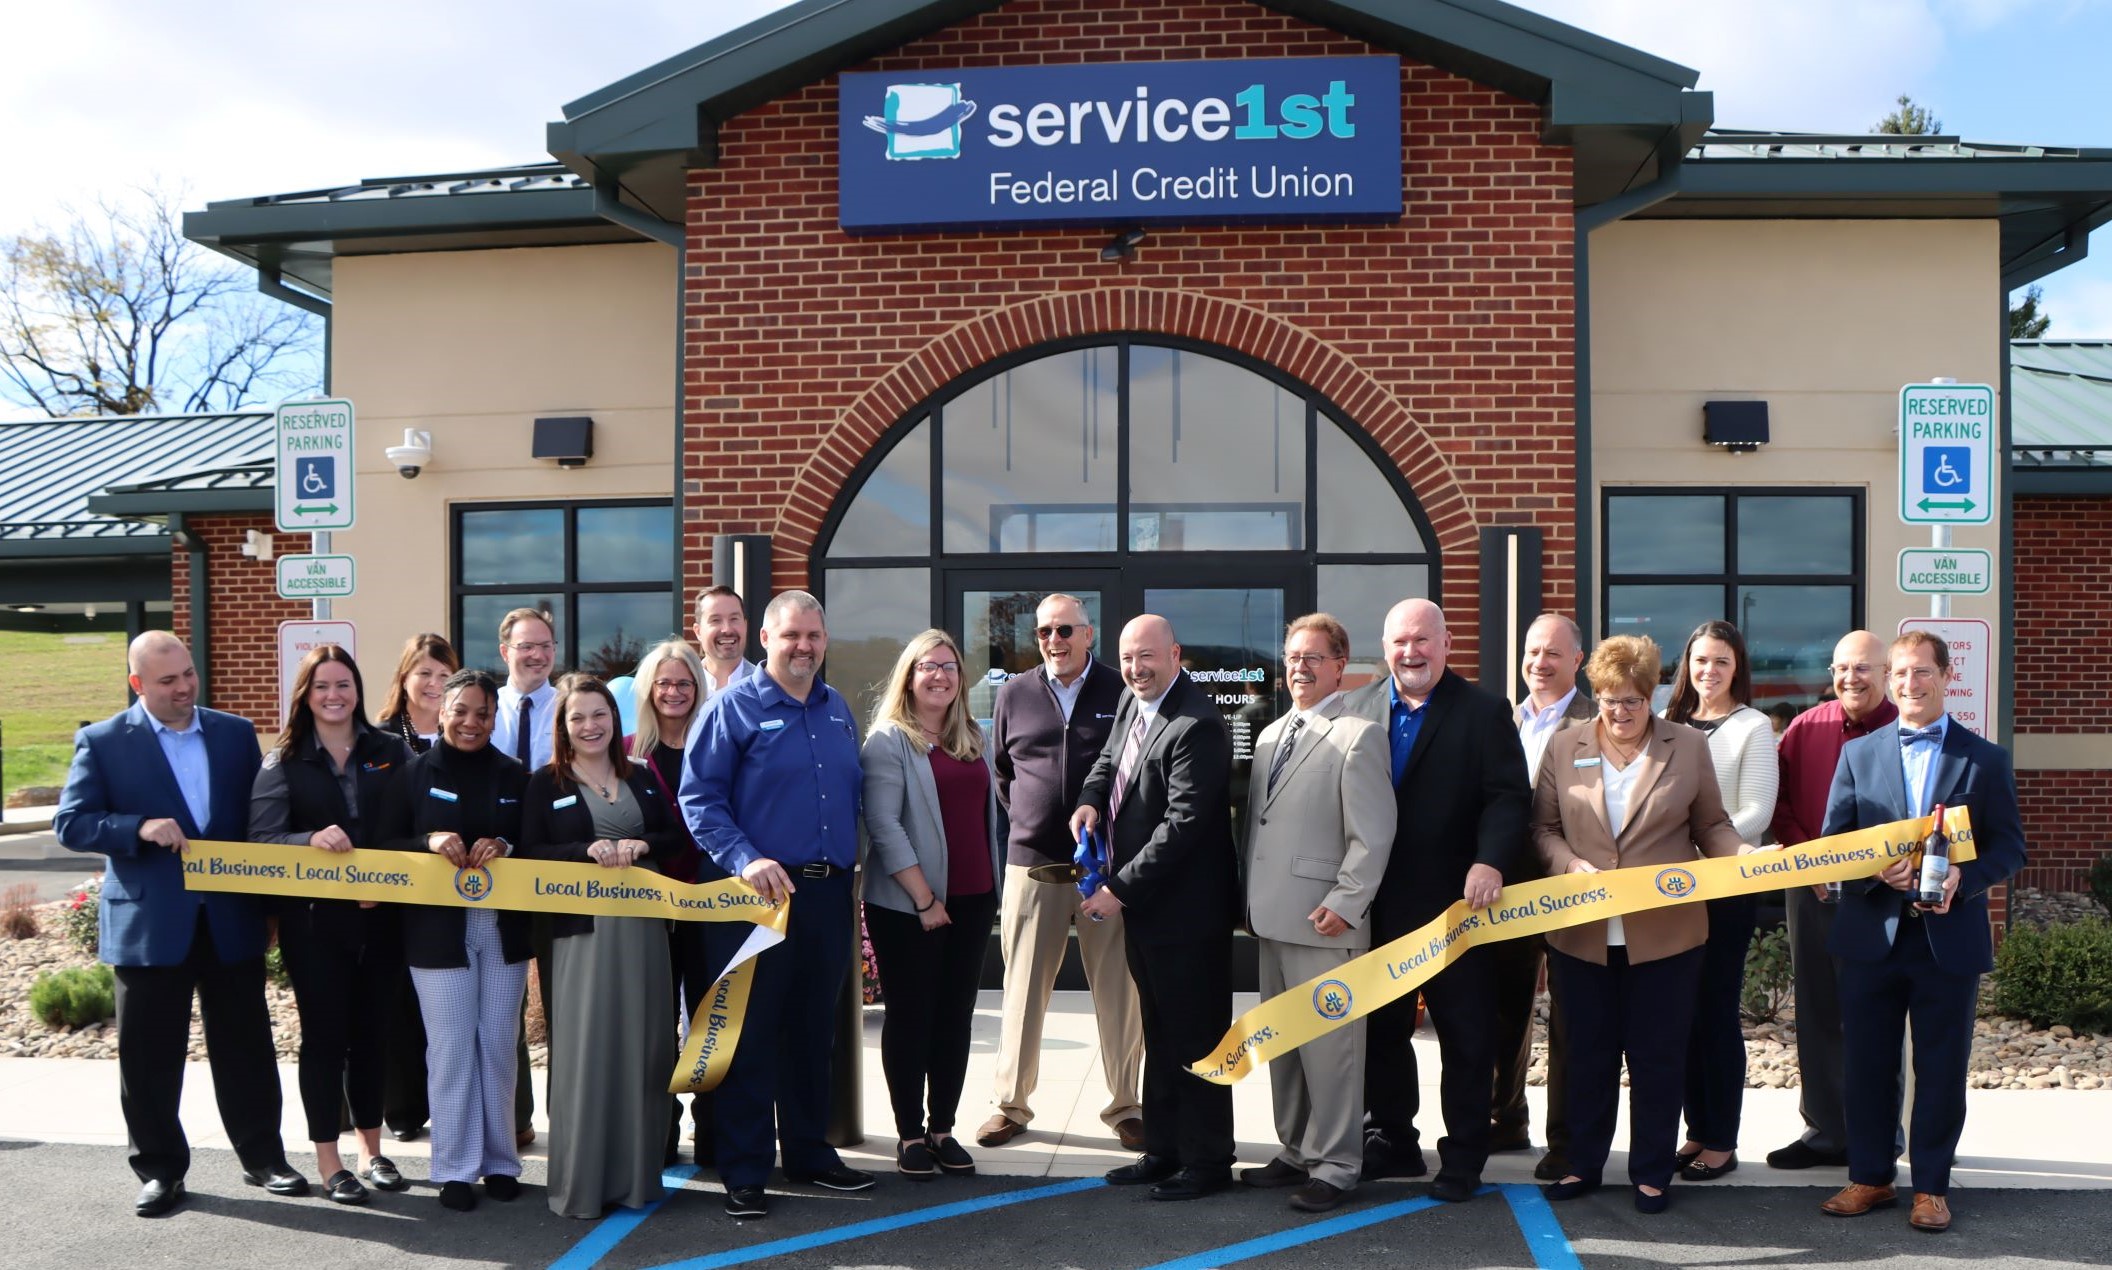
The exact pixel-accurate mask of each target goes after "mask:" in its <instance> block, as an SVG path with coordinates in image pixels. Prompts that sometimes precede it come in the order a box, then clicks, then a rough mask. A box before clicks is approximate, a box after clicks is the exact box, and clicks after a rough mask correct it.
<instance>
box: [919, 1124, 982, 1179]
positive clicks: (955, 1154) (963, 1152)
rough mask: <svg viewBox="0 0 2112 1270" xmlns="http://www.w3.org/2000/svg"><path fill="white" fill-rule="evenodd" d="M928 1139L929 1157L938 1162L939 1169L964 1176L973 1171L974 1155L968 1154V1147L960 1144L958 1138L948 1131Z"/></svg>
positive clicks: (957, 1175)
mask: <svg viewBox="0 0 2112 1270" xmlns="http://www.w3.org/2000/svg"><path fill="white" fill-rule="evenodd" d="M929 1141H930V1147H931V1158H932V1159H933V1160H936V1161H937V1162H938V1165H939V1169H940V1171H942V1172H946V1173H951V1174H953V1175H954V1176H956V1177H966V1176H968V1175H969V1174H971V1173H973V1172H975V1157H974V1156H972V1155H970V1154H968V1148H966V1147H964V1146H962V1145H961V1140H960V1139H959V1138H956V1137H954V1136H953V1135H952V1134H950V1133H949V1134H947V1135H946V1136H945V1137H943V1138H932V1139H930V1140H929Z"/></svg>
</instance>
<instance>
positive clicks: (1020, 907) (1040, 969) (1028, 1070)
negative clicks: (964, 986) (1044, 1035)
mask: <svg viewBox="0 0 2112 1270" xmlns="http://www.w3.org/2000/svg"><path fill="white" fill-rule="evenodd" d="M1079 903H1080V897H1079V895H1078V889H1077V888H1076V887H1073V886H1055V885H1052V884H1050V883H1047V882H1036V881H1035V880H1034V879H1032V878H1030V877H1028V876H1027V870H1026V867H1025V866H1023V865H1017V864H1008V865H1006V866H1005V902H1004V911H1003V914H1002V917H1001V920H1000V921H999V924H998V926H999V932H1000V940H1001V944H1002V947H1003V949H1004V954H1005V1003H1004V1011H1003V1016H1002V1019H1001V1021H1000V1023H999V1027H998V1034H997V1109H998V1110H999V1111H1001V1112H1003V1113H1004V1114H1005V1115H1006V1116H1009V1117H1010V1118H1011V1119H1013V1120H1016V1121H1018V1122H1019V1123H1021V1124H1031V1123H1032V1122H1033V1120H1034V1112H1033V1109H1032V1108H1030V1107H1028V1106H1027V1100H1028V1099H1029V1098H1031V1097H1033V1095H1034V1086H1035V1085H1036V1084H1037V1083H1038V1082H1039V1080H1040V1078H1041V1029H1042V1022H1043V1018H1044V1016H1046V1015H1047V1014H1048V1011H1049V993H1050V992H1051V991H1053V990H1054V989H1055V986H1056V971H1057V969H1058V968H1059V967H1061V966H1062V965H1063V953H1064V949H1065V947H1066V946H1067V945H1068V944H1069V942H1070V930H1071V925H1072V923H1073V922H1074V921H1075V922H1076V924H1077V926H1078V954H1079V956H1080V957H1081V958H1083V959H1084V962H1085V980H1086V983H1087V984H1088V985H1089V986H1090V987H1091V988H1092V990H1093V1015H1094V1017H1095V1019H1096V1020H1097V1021H1098V1023H1099V1027H1100V1071H1101V1075H1102V1076H1104V1077H1105V1078H1106V1080H1107V1092H1108V1100H1107V1106H1105V1107H1104V1108H1102V1109H1101V1111H1100V1119H1101V1121H1102V1122H1103V1123H1105V1124H1107V1125H1108V1126H1109V1127H1113V1126H1114V1125H1116V1124H1118V1123H1120V1122H1121V1121H1123V1120H1127V1119H1129V1118H1130V1117H1132V1116H1140V1115H1141V1114H1142V1113H1143V1104H1142V1103H1140V1102H1139V1101H1138V1098H1137V1085H1138V1078H1139V1073H1140V1072H1141V1070H1142V1068H1143V1063H1144V1024H1143V1021H1142V1019H1141V1018H1140V1017H1139V1015H1138V1013H1137V988H1136V984H1135V983H1134V982H1132V981H1131V979H1130V977H1129V965H1128V962H1127V960H1126V954H1125V952H1124V950H1123V944H1122V919H1121V917H1120V916H1119V915H1118V916H1115V917H1110V918H1108V919H1107V920H1106V921H1104V922H1096V921H1093V920H1092V919H1091V918H1088V917H1086V916H1084V915H1083V914H1081V913H1080V912H1079V911H1078V905H1079Z"/></svg>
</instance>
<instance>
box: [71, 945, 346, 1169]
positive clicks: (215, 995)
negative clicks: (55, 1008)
mask: <svg viewBox="0 0 2112 1270" xmlns="http://www.w3.org/2000/svg"><path fill="white" fill-rule="evenodd" d="M112 969H113V970H114V971H115V972H116V977H117V1038H118V1053H117V1078H118V1098H119V1101H120V1103H121V1105H122V1106H123V1108H124V1114H125V1136H126V1137H127V1138H128V1139H129V1140H130V1142H131V1146H132V1171H133V1173H135V1174H137V1175H138V1176H139V1180H140V1181H142V1182H149V1181H157V1180H158V1181H163V1182H174V1181H178V1180H181V1179H182V1177H183V1175H184V1173H185V1172H186V1171H188V1170H189V1169H190V1167H191V1145H190V1140H189V1139H188V1138H186V1137H185V1136H184V1133H183V1121H182V1119H181V1118H180V1116H179V1114H178V1113H179V1111H180V1109H181V1107H182V1103H183V1072H184V1057H185V1054H186V1052H187V1051H188V1049H189V1048H190V1040H191V994H192V993H193V992H196V993H197V996H198V1009H199V1013H200V1015H201V1016H203V1018H204V1020H205V1050H206V1057H207V1059H208V1061H209V1062H210V1063H211V1064H212V1070H213V1097H214V1100H215V1101H216V1102H218V1103H219V1104H220V1123H221V1125H222V1126H224V1127H225V1128H226V1130H227V1137H228V1141H229V1142H231V1143H233V1144H234V1148H235V1154H236V1156H237V1157H239V1158H240V1159H241V1161H242V1166H243V1167H244V1168H246V1169H251V1170H261V1169H268V1168H271V1167H273V1166H275V1165H277V1164H279V1163H281V1162H283V1161H284V1160H285V1158H286V1147H285V1144H284V1143H283V1142H281V1141H280V1139H279V1112H280V1106H281V1103H280V1096H279V1070H278V1058H277V1054H276V1052H275V1051H274V1049H273V1048H272V1040H271V1012H270V1010H269V1009H268V1008H267V1007H266V1006H265V1004H264V959H263V958H262V957H251V958H248V959H246V960H243V961H236V962H223V961H221V960H220V958H219V956H218V954H217V953H215V951H214V949H213V935H212V930H211V928H210V927H209V926H208V925H207V923H206V917H205V910H203V909H200V910H199V911H198V925H197V928H196V930H195V932H194V933H193V934H192V936H191V949H190V953H189V955H188V956H186V957H185V958H184V959H183V961H182V962H181V963H179V964H177V965H173V966H115V967H112ZM331 1115H332V1120H333V1124H334V1123H335V1116H336V1110H335V1108H334V1107H333V1108H332V1112H331Z"/></svg>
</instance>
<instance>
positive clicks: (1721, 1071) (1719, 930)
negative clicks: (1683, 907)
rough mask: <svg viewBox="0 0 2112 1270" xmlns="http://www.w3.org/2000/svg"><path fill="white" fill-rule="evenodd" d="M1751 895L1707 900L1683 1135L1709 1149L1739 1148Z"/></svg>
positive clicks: (1753, 904)
mask: <svg viewBox="0 0 2112 1270" xmlns="http://www.w3.org/2000/svg"><path fill="white" fill-rule="evenodd" d="M1757 904H1758V901H1757V900H1756V899H1755V898H1754V897H1753V896H1750V895H1727V896H1725V897H1724V898H1722V899H1720V900H1709V901H1708V908H1709V942H1708V943H1706V944H1704V945H1703V946H1702V953H1701V987H1700V988H1699V989H1698V990H1696V992H1695V994H1694V1030H1693V1032H1692V1033H1691V1034H1690V1036H1689V1038H1688V1041H1687V1101H1686V1106H1687V1136H1688V1137H1689V1138H1691V1139H1693V1140H1694V1141H1695V1142H1698V1143H1700V1144H1701V1145H1702V1146H1703V1147H1704V1148H1706V1149H1707V1150H1710V1151H1735V1150H1737V1149H1738V1122H1739V1119H1740V1117H1741V1115H1742V1114H1743V1112H1744V1109H1745V1019H1744V1017H1743V1016H1742V1015H1741V1014H1740V1013H1739V1007H1740V1001H1739V998H1740V997H1741V996H1743V995H1744V993H1745V958H1746V953H1747V952H1748V951H1749V950H1750V949H1751V948H1752V944H1753V927H1754V925H1755V924H1756V917H1755V912H1754V910H1755V908H1756V907H1757Z"/></svg>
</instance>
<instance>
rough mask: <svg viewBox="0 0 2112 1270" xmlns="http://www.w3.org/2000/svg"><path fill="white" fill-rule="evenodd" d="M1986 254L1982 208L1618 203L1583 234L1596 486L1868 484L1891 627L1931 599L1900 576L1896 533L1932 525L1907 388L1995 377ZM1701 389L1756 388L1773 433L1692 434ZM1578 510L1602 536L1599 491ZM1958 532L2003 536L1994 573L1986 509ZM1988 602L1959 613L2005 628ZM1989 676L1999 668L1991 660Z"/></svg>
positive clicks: (1994, 275)
mask: <svg viewBox="0 0 2112 1270" xmlns="http://www.w3.org/2000/svg"><path fill="white" fill-rule="evenodd" d="M1998 258H1999V242H1998V239H1997V228H1996V225H1995V223H1994V222H1993V221H1985V220H1983V221H1708V222H1704V221H1623V222H1618V223H1616V224H1613V225H1609V226H1607V227H1605V228H1603V229H1600V230H1598V231H1596V232H1594V233H1593V234H1592V236H1591V254H1590V268H1591V272H1590V279H1591V312H1590V321H1591V389H1592V391H1591V440H1592V474H1593V478H1594V480H1595V482H1596V484H1597V485H1598V487H1599V489H1600V490H1604V489H1606V488H1607V487H1609V486H1619V485H1651V486H1665V485H1710V486H1724V485H1778V486H1798V485H1843V484H1845V485H1857V486H1861V487H1862V488H1863V489H1864V490H1865V491H1866V496H1867V503H1866V519H1865V523H1866V527H1867V534H1868V540H1867V541H1868V556H1867V559H1866V562H1865V569H1866V577H1867V585H1866V589H1865V596H1864V613H1865V618H1866V620H1867V621H1868V623H1869V625H1870V627H1871V628H1872V629H1874V630H1876V631H1878V632H1879V633H1881V634H1889V633H1890V632H1892V631H1893V630H1894V629H1896V627H1897V626H1898V624H1899V621H1900V619H1901V618H1903V617H1909V616H1926V615H1927V613H1928V611H1929V600H1928V597H1926V596H1906V595H1902V594H1901V593H1900V591H1899V589H1898V585H1897V569H1896V563H1897V558H1898V555H1899V551H1900V549H1901V548H1903V547H1926V546H1928V545H1929V530H1928V529H1927V528H1926V527H1924V526H1915V527H1911V528H1910V527H1908V526H1905V525H1902V524H1901V523H1900V522H1899V516H1898V511H1897V507H1898V492H1897V490H1898V480H1899V475H1898V469H1899V460H1898V448H1897V447H1898V442H1897V435H1896V429H1897V423H1898V412H1899V407H1898V397H1899V389H1900V386H1901V385H1902V384H1907V383H1917V382H1926V381H1927V380H1929V379H1931V378H1933V377H1936V376H1949V377H1951V378H1954V379H1957V380H1959V381H1961V382H1964V383H1985V384H1995V385H1997V386H1998V387H1999V379H2000V375H2001V366H2000V362H1999V358H2000V356H2001V351H2002V346H2001V342H2000V339H1999V336H2000V328H1999V327H1998V325H1997V319H1998V311H1997V305H1998V304H1999V303H2000V302H2001V299H2002V293H2001V290H2000V280H1999V268H1998ZM1712 400H1764V401H1766V402H1767V403H1768V418H1769V424H1770V428H1771V434H1772V442H1771V444H1769V445H1768V446H1767V447H1766V448H1765V449H1763V450H1761V451H1760V452H1759V453H1756V454H1729V453H1726V452H1723V451H1720V450H1716V449H1713V448H1711V447H1709V446H1707V445H1705V444H1703V443H1702V439H1701V437H1702V403H1703V402H1705V401H1712ZM1589 512H1590V515H1591V516H1592V517H1593V518H1594V520H1595V521H1596V522H1598V528H1597V530H1596V531H1595V533H1594V535H1593V537H1594V540H1595V541H1596V542H1598V543H1600V544H1602V546H1603V544H1604V542H1605V526H1604V523H1603V519H1602V518H1601V515H1600V499H1599V497H1598V496H1597V495H1596V494H1595V495H1594V497H1593V499H1592V504H1591V507H1590V509H1589ZM1952 533H1953V538H1952V542H1953V545H1954V546H1957V547H1979V548H1985V549H1986V550H1988V551H1990V552H1993V553H1995V554H1996V557H1997V558H1996V568H1997V582H1998V584H1999V581H2000V577H1999V571H2000V552H1999V541H1998V538H1997V526H1996V525H1995V524H1989V525H1987V526H1984V527H1975V528H1956V529H1954V530H1953V531H1952ZM1595 554H1596V555H1597V558H1598V560H1599V567H1600V568H1601V569H1602V570H1603V568H1604V560H1605V554H1604V552H1603V550H1601V551H1600V552H1598V553H1595ZM1600 581H1601V580H1599V579H1595V580H1594V584H1593V585H1594V587H1595V593H1596V594H1603V591H1602V590H1596V588H1598V587H1599V585H1600ZM2000 603H2001V595H2000V591H1999V586H1998V589H1997V590H1995V591H1992V592H1990V593H1989V594H1987V595H1984V596H1972V597H1958V598H1956V599H1954V600H1953V601H1952V615H1953V616H1955V617H1970V618H1980V619H1983V620H1985V621H1987V622H1989V623H1990V625H1991V626H1993V627H1994V629H1995V631H1996V635H1997V640H1996V642H1997V643H1998V644H1999V642H2000V639H1999V636H2000V629H1999V625H1998V616H1999V606H2000ZM1989 675H1990V684H1993V683H1996V682H1999V675H2000V666H1999V663H1996V662H1990V664H1989ZM1997 704H1998V713H1999V703H1997Z"/></svg>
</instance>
